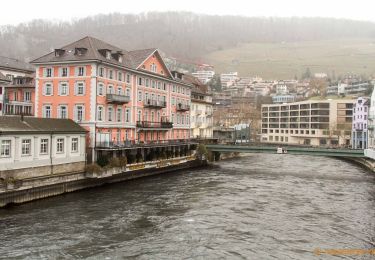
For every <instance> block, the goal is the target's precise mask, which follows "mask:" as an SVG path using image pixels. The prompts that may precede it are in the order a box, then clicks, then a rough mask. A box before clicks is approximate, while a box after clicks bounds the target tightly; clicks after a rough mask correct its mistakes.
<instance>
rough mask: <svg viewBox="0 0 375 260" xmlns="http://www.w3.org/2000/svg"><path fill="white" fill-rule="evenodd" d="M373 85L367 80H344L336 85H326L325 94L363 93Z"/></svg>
mask: <svg viewBox="0 0 375 260" xmlns="http://www.w3.org/2000/svg"><path fill="white" fill-rule="evenodd" d="M372 87H373V85H372V84H371V83H370V82H368V81H359V80H346V81H344V82H339V83H337V85H331V86H328V87H327V95H341V96H345V95H363V94H366V93H367V92H368V91H369V90H371V89H372Z"/></svg>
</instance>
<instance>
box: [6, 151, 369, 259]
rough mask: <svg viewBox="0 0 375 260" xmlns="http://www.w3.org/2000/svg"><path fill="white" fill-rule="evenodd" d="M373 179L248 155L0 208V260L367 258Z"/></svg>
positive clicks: (312, 162) (289, 158) (339, 164)
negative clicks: (358, 252) (338, 252)
mask: <svg viewBox="0 0 375 260" xmlns="http://www.w3.org/2000/svg"><path fill="white" fill-rule="evenodd" d="M374 199H375V177H374V176H373V175H372V174H371V173H369V172H368V171H366V170H364V169H362V168H360V167H358V166H355V165H352V164H350V163H347V162H345V161H341V160H337V159H332V158H325V157H310V156H294V155H278V154H274V155H272V154H255V155H249V156H244V157H241V158H238V159H232V160H228V161H221V162H219V163H217V164H216V165H215V166H213V167H209V168H205V169H198V170H196V169H194V170H188V171H181V172H178V173H170V174H164V175H158V176H152V177H148V178H143V179H138V180H133V181H128V182H123V183H118V184H113V185H108V186H104V187H100V188H94V189H89V190H84V191H81V192H75V193H71V194H66V195H62V196H58V197H53V198H48V199H44V200H39V201H36V202H31V203H27V204H23V205H20V206H16V207H12V208H7V209H0V258H2V259H25V258H26V259H77V258H88V259H124V258H131V259H134V258H135V259H341V258H342V259H374V258H375V256H372V257H371V256H370V255H362V256H332V255H329V254H321V255H316V254H315V253H316V251H315V253H314V250H317V249H321V250H324V249H342V248H348V249H372V248H375V202H374Z"/></svg>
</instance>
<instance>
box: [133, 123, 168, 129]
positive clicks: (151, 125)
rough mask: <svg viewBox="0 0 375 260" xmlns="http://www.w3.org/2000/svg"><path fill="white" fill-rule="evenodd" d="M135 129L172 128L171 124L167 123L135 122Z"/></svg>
mask: <svg viewBox="0 0 375 260" xmlns="http://www.w3.org/2000/svg"><path fill="white" fill-rule="evenodd" d="M137 127H139V128H167V129H168V128H172V127H173V123H172V122H168V121H162V122H151V121H137Z"/></svg>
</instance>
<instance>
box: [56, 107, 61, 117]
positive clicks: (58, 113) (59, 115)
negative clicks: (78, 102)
mask: <svg viewBox="0 0 375 260" xmlns="http://www.w3.org/2000/svg"><path fill="white" fill-rule="evenodd" d="M57 118H61V109H60V106H58V107H57Z"/></svg>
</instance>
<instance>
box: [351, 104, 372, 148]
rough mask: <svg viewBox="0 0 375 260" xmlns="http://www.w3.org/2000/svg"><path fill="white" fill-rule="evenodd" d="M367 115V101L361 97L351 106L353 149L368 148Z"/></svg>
mask: <svg viewBox="0 0 375 260" xmlns="http://www.w3.org/2000/svg"><path fill="white" fill-rule="evenodd" d="M368 113H369V101H368V100H367V99H365V98H363V97H360V98H358V99H357V100H356V102H355V104H354V106H353V125H352V148H353V149H367V148H368Z"/></svg>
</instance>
